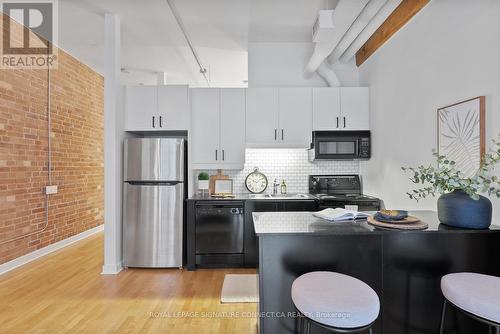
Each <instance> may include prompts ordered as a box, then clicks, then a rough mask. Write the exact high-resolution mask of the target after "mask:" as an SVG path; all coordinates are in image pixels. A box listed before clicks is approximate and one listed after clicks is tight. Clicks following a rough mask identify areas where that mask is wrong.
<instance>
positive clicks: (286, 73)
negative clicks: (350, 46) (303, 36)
mask: <svg viewBox="0 0 500 334" xmlns="http://www.w3.org/2000/svg"><path fill="white" fill-rule="evenodd" d="M313 47H314V44H313V43H249V44H248V87H270V86H280V87H322V86H326V84H325V82H324V81H323V79H321V78H320V77H319V76H318V75H317V74H314V76H313V77H312V78H310V79H305V78H304V76H303V72H304V68H305V66H306V64H307V62H308V61H309V59H310V58H311V55H312V52H313ZM334 68H335V71H336V73H337V76H338V77H339V79H340V82H341V83H342V86H358V83H359V80H358V79H359V73H358V72H359V71H358V68H357V67H356V65H355V64H354V63H353V62H352V63H349V64H336V65H334Z"/></svg>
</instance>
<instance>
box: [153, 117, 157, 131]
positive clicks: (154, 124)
mask: <svg viewBox="0 0 500 334" xmlns="http://www.w3.org/2000/svg"><path fill="white" fill-rule="evenodd" d="M154 128H156V122H155V117H154V116H153V129H154Z"/></svg>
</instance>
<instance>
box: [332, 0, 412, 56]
mask: <svg viewBox="0 0 500 334" xmlns="http://www.w3.org/2000/svg"><path fill="white" fill-rule="evenodd" d="M401 2H402V0H388V1H387V2H386V3H385V4H384V5H383V6H382V8H381V9H380V10H379V11H378V12H377V14H376V15H375V17H373V19H372V20H371V21H370V22H369V23H368V24H367V25H366V27H365V28H364V29H363V31H361V33H360V34H359V35H358V36H357V37H356V39H355V40H354V41H352V43H351V44H350V45H349V47H348V48H347V49H346V50H345V51H344V52H343V53H342V54H341V55H340V57H337V58H336V57H334V56H333V54H332V55H330V56H329V57H328V61H329V62H330V63H334V62H336V61H339V62H341V63H347V62H349V61H350V60H351V59H352V57H354V56H355V55H356V52H358V50H359V49H360V48H361V47H362V46H363V45H364V44H365V43H366V41H367V40H368V39H369V38H370V37H371V36H372V35H373V33H374V32H375V31H377V29H378V28H379V27H380V26H381V25H382V23H384V21H385V20H386V19H387V18H388V17H389V16H390V15H391V13H392V12H393V11H394V10H395V9H396V8H397V7H398V6H399V5H400V4H401Z"/></svg>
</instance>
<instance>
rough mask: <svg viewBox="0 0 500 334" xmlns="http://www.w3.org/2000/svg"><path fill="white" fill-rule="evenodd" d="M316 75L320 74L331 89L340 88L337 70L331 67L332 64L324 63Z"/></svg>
mask: <svg viewBox="0 0 500 334" xmlns="http://www.w3.org/2000/svg"><path fill="white" fill-rule="evenodd" d="M316 73H318V75H319V76H320V77H321V79H323V80H325V82H326V83H327V85H328V86H329V87H339V86H340V80H339V78H338V77H337V73H335V70H334V69H333V68H332V67H331V66H330V64H328V62H326V61H323V62H322V63H321V64H320V65H319V67H318V69H317V70H316Z"/></svg>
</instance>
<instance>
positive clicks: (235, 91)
mask: <svg viewBox="0 0 500 334" xmlns="http://www.w3.org/2000/svg"><path fill="white" fill-rule="evenodd" d="M191 161H192V164H193V168H197V169H202V168H207V169H216V168H227V169H242V168H243V165H244V163H245V90H244V89H239V88H227V89H226V88H223V89H219V88H193V89H191Z"/></svg>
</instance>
